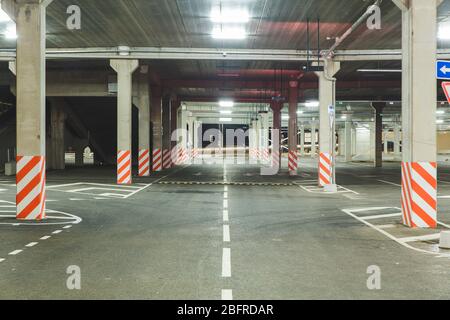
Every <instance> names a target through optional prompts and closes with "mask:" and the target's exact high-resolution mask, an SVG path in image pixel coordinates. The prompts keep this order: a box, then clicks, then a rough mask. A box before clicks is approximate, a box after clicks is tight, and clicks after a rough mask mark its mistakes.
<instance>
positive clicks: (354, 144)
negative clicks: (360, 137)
mask: <svg viewBox="0 0 450 320" xmlns="http://www.w3.org/2000/svg"><path fill="white" fill-rule="evenodd" d="M356 140H357V134H356V128H355V127H353V128H352V156H353V155H355V154H356V143H357V141H356Z"/></svg>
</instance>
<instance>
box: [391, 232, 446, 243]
mask: <svg viewBox="0 0 450 320" xmlns="http://www.w3.org/2000/svg"><path fill="white" fill-rule="evenodd" d="M440 238H441V234H440V233H434V234H427V235H424V236H417V237H406V238H400V239H398V240H400V241H401V242H403V243H407V242H416V241H430V240H439V239H440Z"/></svg>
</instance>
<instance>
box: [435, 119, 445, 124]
mask: <svg viewBox="0 0 450 320" xmlns="http://www.w3.org/2000/svg"><path fill="white" fill-rule="evenodd" d="M436 123H437V124H443V123H444V120H442V119H439V120H436Z"/></svg>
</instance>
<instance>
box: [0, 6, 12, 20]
mask: <svg viewBox="0 0 450 320" xmlns="http://www.w3.org/2000/svg"><path fill="white" fill-rule="evenodd" d="M8 21H12V20H11V18H10V17H9V16H8V15H7V14H6V12H5V11H3V10H2V8H0V22H8Z"/></svg>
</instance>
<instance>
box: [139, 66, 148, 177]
mask: <svg viewBox="0 0 450 320" xmlns="http://www.w3.org/2000/svg"><path fill="white" fill-rule="evenodd" d="M138 86H139V90H138V91H139V97H138V103H137V104H138V109H139V155H138V174H139V176H140V177H147V176H149V175H150V92H149V81H148V66H141V67H140V72H139V84H138Z"/></svg>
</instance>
